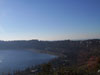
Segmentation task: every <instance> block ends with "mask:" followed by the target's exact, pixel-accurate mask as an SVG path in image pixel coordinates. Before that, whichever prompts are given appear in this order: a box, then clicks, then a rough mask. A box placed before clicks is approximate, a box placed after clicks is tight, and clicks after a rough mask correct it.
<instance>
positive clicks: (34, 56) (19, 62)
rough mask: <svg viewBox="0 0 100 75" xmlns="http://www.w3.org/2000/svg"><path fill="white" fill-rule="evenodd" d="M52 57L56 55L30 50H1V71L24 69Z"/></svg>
mask: <svg viewBox="0 0 100 75" xmlns="http://www.w3.org/2000/svg"><path fill="white" fill-rule="evenodd" d="M52 58H55V56H53V55H48V54H43V53H37V52H33V51H28V50H0V73H2V72H13V71H16V70H19V69H20V70H23V69H25V68H27V67H31V66H35V65H38V64H41V63H44V62H47V61H49V60H50V59H52ZM0 75H1V74H0Z"/></svg>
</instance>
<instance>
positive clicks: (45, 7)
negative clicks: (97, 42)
mask: <svg viewBox="0 0 100 75" xmlns="http://www.w3.org/2000/svg"><path fill="white" fill-rule="evenodd" d="M88 38H90V39H92V38H100V0H0V40H22V39H23V40H28V39H39V40H61V39H88Z"/></svg>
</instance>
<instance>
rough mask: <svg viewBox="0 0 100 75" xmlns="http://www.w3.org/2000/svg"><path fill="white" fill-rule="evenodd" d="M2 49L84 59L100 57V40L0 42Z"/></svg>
mask: <svg viewBox="0 0 100 75" xmlns="http://www.w3.org/2000/svg"><path fill="white" fill-rule="evenodd" d="M0 49H36V50H39V51H43V52H47V53H50V52H51V53H53V54H58V55H65V56H66V55H67V56H68V58H69V59H70V58H71V59H72V58H73V59H75V58H79V59H82V55H83V56H85V57H86V56H88V57H89V56H91V55H99V52H100V51H99V50H100V39H91V40H78V41H72V40H60V41H39V40H29V41H24V40H22V41H21V40H20V41H0ZM79 61H80V60H79ZM80 62H81V61H80Z"/></svg>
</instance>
